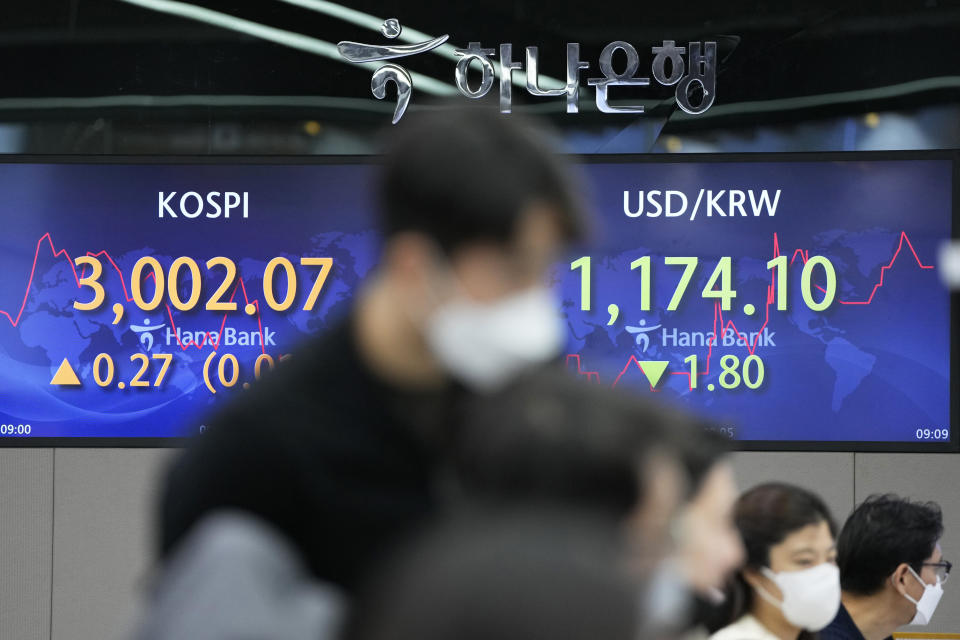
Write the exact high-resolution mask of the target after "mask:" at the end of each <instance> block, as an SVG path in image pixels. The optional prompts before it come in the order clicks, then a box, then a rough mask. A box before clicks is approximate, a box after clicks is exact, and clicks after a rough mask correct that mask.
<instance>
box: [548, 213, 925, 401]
mask: <svg viewBox="0 0 960 640" xmlns="http://www.w3.org/2000/svg"><path fill="white" fill-rule="evenodd" d="M904 243H906V245H907V247H909V248H910V253H912V254H913V258H914V260H915V261H916V263H917V266H919V267H920V268H921V269H933V265H927V264H924V263H923V262H922V261H921V260H920V256H918V255H917V251H916V249H914V247H913V243H912V242H910V238H909V236H907V232H906V231H901V232H900V241H899V242H898V244H897V249H896V251H894V252H893V256H892V257H891V258H890V261H889V262H888V263H887V264H886V265H884V266H882V267H880V280H879V281H878V282H877V283H876V284H875V285H874V286H873V289H871V291H870V295H869V296H868V297H867V298H866V299H865V300H839V299H838V300H837V303H838V304H842V305H869V304H871V303H872V302H873V298H874V296H875V295H876V293H877V291H878V290H879V289H880V288H881V287H882V286H883V280H884V276H885V274H886V272H887V271H888V270H889V269H891V268H892V267H893V265H894V264H895V263H896V261H897V258H898V257H899V256H900V252H901V250H902V249H903V246H904ZM780 255H781V253H780V239H779V237H778V236H777V234H776V233H774V234H773V257H774V258H778V257H780ZM798 255H799V256H800V259H801V260H802V261H803V263H804V264H806V263H807V261H808V260H809V259H810V250H809V249H807V250H804V249H796V250H795V251H794V252H793V255H792V256H791V258H790V261H789V265H793V262H794V260H796V258H797V256H798ZM817 288H818V289H820V291H824V289H823V287H820V286H817ZM775 302H776V273H771V274H770V284H769V285H767V299H766V304H765V308H764V320H763V324H762V325H760V328H759V329H758V330H757V331H756V333H755V337H754V339H753V340H752V341H751V340H750V338H749V337H748V335H746V334H743V333H741V332H740V330H739V329H738V328H737V326H736V324H735V323H734V321H733V320H727V321H724V318H723V310H722V309H721V308H720V302H714V304H713V337H712V338H710V340H709V341H708V345H707V364H706V366H705V367H704V369H703V371H700V372H698V375H699V376H706V375H709V374H710V363H711V361H712V359H713V347H714V345H715V344H716V342H717V336H720V335H727V332H728V331H729V330H731V329H732V330H733V332H734V333H735V335H736V336H737V339H738V342H739V341H742V342H746V343H747V351H748V352H750V354H751V355H753V354H754V353H755V352H756V350H757V342H758V341H759V339H760V336H761V334H762V333H763V330H764V329H765V328H766V327H767V325H768V324H769V323H770V305H771V304H773V303H775ZM718 324H719V325H720V332H718V331H717V325H718ZM571 358H576V362H577V373H579V374H586V375H587V379H588V380H594V379H595V380H596V381H597V382H599V381H600V375H599V373H598V372H596V371H590V372H586V371H581V370H580V355H579V354H570V355H568V356H567V364H568V366H569V363H570V360H571ZM631 365H636V367H637V368H638V369H640V370H641V371H643V368H642V367H641V366H640V361H639V360H638V359H637V357H636V356H634V355H633V354H631V355H630V357H629V358H628V359H627V363H626V364H625V365H624V366H623V369H622V370H621V371H620V373H619V375H617V377H616V379H615V380H614V382H613V385H612V386H614V387H615V386H617V384H618V383H619V382H620V379H621V378H622V377H623V376H624V375H625V374H626V373H627V371H628V370H629V369H630V366H631ZM670 374H671V375H674V376H687V378H688V379H689V378H690V372H689V371H671V372H670ZM594 375H595V376H596V377H595V378H594V377H593V376H594ZM690 384H691V387H690V388H691V390H692V382H691V383H690Z"/></svg>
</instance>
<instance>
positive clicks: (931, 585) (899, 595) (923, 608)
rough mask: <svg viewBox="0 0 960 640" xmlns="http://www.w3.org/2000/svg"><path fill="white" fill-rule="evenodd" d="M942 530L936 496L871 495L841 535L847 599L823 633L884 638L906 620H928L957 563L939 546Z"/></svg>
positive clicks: (845, 639) (851, 639) (829, 638)
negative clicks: (922, 498) (931, 498)
mask: <svg viewBox="0 0 960 640" xmlns="http://www.w3.org/2000/svg"><path fill="white" fill-rule="evenodd" d="M942 535H943V515H942V513H941V511H940V506H939V505H937V503H935V502H912V501H910V500H906V499H904V498H900V497H897V496H895V495H892V494H888V495H879V496H870V497H869V498H867V499H866V500H865V501H864V502H863V503H862V504H861V505H860V506H858V507H857V508H856V509H855V510H854V511H853V513H852V514H850V517H849V518H848V519H847V522H846V523H845V524H844V525H843V530H842V531H841V532H840V537H839V539H838V540H837V565H838V566H839V567H840V584H841V586H842V587H843V605H842V606H841V607H840V611H839V613H837V617H836V619H835V620H834V621H833V622H831V623H830V626H828V627H827V628H826V629H824V630H823V633H821V636H820V637H821V638H823V640H864V639H865V640H882V639H883V638H889V637H891V636H892V634H893V632H894V631H895V630H896V629H897V628H899V627H902V626H904V625H907V624H917V625H925V624H929V623H930V619H931V618H932V617H933V614H934V611H935V610H936V608H937V605H938V604H939V602H940V597H941V596H942V595H943V583H944V582H946V581H947V578H948V577H949V575H950V569H951V567H952V565H951V563H950V562H948V561H947V560H945V559H944V558H943V551H942V550H941V549H940V543H939V541H940V538H941V536H942Z"/></svg>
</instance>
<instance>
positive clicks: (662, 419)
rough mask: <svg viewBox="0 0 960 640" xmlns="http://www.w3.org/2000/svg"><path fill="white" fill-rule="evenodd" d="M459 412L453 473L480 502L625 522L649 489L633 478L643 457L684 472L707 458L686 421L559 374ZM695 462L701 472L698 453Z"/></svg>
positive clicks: (541, 375) (536, 377) (531, 379)
mask: <svg viewBox="0 0 960 640" xmlns="http://www.w3.org/2000/svg"><path fill="white" fill-rule="evenodd" d="M464 413H465V416H464V420H463V423H462V424H461V425H459V427H458V429H457V433H456V435H455V438H454V443H453V447H452V454H451V459H452V466H453V471H454V473H455V474H456V477H457V479H458V480H459V484H460V486H461V487H462V488H463V489H464V490H465V493H466V494H467V497H468V498H471V499H474V498H479V499H480V500H481V501H492V502H504V501H507V502H512V503H515V502H526V503H553V504H561V505H565V506H570V505H574V506H577V507H581V508H589V509H599V510H603V511H606V512H608V513H609V514H612V515H613V516H615V517H617V518H622V517H626V516H627V515H628V514H629V512H630V511H632V510H633V509H635V508H636V507H637V506H638V505H639V504H640V501H641V500H642V499H643V497H644V494H645V493H646V491H648V489H649V488H648V487H646V486H644V484H643V483H644V481H645V480H646V478H645V477H644V475H643V474H642V473H639V471H640V470H641V469H642V468H643V465H644V464H646V462H647V460H648V456H650V455H652V454H657V453H662V454H665V455H668V456H672V457H674V458H675V459H677V460H678V462H679V463H680V465H681V467H682V469H683V470H684V471H687V470H688V468H689V466H690V464H691V462H690V461H688V460H687V457H688V456H689V455H691V452H694V451H695V452H697V454H699V452H700V450H701V449H703V448H706V449H709V450H710V451H713V449H712V448H711V447H710V446H709V445H703V446H698V445H696V444H694V443H695V442H696V441H699V440H700V439H707V438H709V437H710V436H709V434H707V433H702V432H701V431H700V429H698V427H700V425H699V423H695V422H694V420H693V419H691V418H690V417H689V416H688V415H687V414H685V413H683V412H680V411H678V410H674V409H669V408H666V407H662V406H660V405H657V404H652V403H648V402H644V401H642V400H640V399H639V398H636V397H634V396H633V395H631V394H630V393H628V392H627V391H623V390H619V389H610V388H607V387H602V386H600V385H591V384H588V383H587V382H585V381H583V380H581V379H578V378H574V377H572V376H570V375H568V374H566V372H565V371H562V370H557V371H553V370H551V369H547V370H542V371H538V372H535V373H533V374H531V375H528V376H526V377H525V378H521V379H520V380H518V381H517V382H516V383H515V384H513V385H512V386H511V387H510V388H508V389H506V390H504V391H502V392H501V393H498V394H494V395H490V396H482V397H479V398H477V399H475V400H474V401H473V402H472V403H471V404H470V405H469V406H468V407H466V408H465V411H464ZM681 442H682V443H683V445H684V446H683V447H681V446H680V443H681ZM693 457H696V458H697V464H696V466H698V467H699V466H700V464H699V461H700V458H701V457H704V456H703V455H693ZM703 464H704V465H705V464H706V463H703Z"/></svg>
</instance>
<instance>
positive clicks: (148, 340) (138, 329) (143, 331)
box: [130, 318, 167, 351]
mask: <svg viewBox="0 0 960 640" xmlns="http://www.w3.org/2000/svg"><path fill="white" fill-rule="evenodd" d="M165 326H167V324H166V323H163V324H158V325H155V326H151V325H150V318H147V319H145V320H144V321H143V324H142V325H141V324H132V325H130V330H131V331H133V332H134V333H135V334H137V335H139V336H140V346H141V347H143V350H144V351H150V350H152V349H153V342H154V340H153V332H154V331H159V330H160V329H162V328H164V327H165Z"/></svg>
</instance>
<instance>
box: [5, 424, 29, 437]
mask: <svg viewBox="0 0 960 640" xmlns="http://www.w3.org/2000/svg"><path fill="white" fill-rule="evenodd" d="M30 431H31V428H30V425H28V424H0V436H28V435H30Z"/></svg>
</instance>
